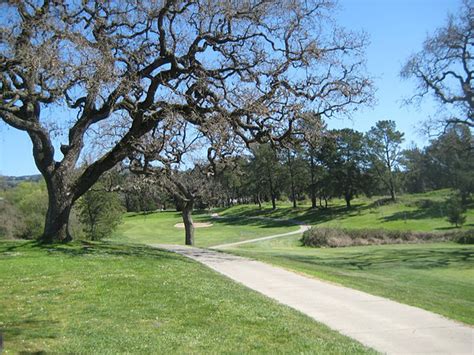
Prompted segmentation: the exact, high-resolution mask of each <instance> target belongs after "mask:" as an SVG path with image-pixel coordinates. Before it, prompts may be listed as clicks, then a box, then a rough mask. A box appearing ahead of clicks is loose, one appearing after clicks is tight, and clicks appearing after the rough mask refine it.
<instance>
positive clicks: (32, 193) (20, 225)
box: [0, 181, 48, 239]
mask: <svg viewBox="0 0 474 355" xmlns="http://www.w3.org/2000/svg"><path fill="white" fill-rule="evenodd" d="M3 198H4V201H3V207H1V208H0V224H2V229H4V231H3V232H0V234H4V235H5V236H6V237H8V238H25V239H36V238H38V237H39V236H41V234H42V233H43V228H44V220H45V216H46V211H47V209H48V193H47V191H46V184H45V183H44V182H43V181H41V182H21V183H20V184H18V185H17V186H15V187H14V188H12V189H9V190H7V191H5V193H4V197H3ZM12 221H13V223H14V225H13V226H11V223H12Z"/></svg>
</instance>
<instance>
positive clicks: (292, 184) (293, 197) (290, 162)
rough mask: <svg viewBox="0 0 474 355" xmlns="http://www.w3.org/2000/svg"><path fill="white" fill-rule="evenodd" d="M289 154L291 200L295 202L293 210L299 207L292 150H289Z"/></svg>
mask: <svg viewBox="0 0 474 355" xmlns="http://www.w3.org/2000/svg"><path fill="white" fill-rule="evenodd" d="M287 152H288V154H287V157H288V169H289V173H290V186H291V199H292V200H293V208H296V207H297V206H296V192H295V178H294V176H293V164H292V161H291V152H290V150H289V149H288V150H287Z"/></svg>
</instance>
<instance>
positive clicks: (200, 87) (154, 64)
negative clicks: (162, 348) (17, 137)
mask: <svg viewBox="0 0 474 355" xmlns="http://www.w3.org/2000/svg"><path fill="white" fill-rule="evenodd" d="M333 5H334V4H333V2H332V1H330V0H311V1H293V0H292V1H290V0H288V1H286V0H284V1H278V2H275V1H256V2H254V1H242V2H234V1H230V0H229V1H201V0H195V1H174V0H167V1H147V2H142V1H125V0H115V1H107V2H103V1H92V0H91V1H83V2H54V1H48V0H44V1H39V0H38V1H29V2H22V1H19V2H8V3H2V4H1V11H2V12H3V13H4V14H6V17H7V18H8V19H9V20H8V21H3V22H2V24H1V25H0V31H1V34H2V46H1V53H0V68H1V81H0V85H1V86H0V117H1V119H2V120H3V121H4V122H6V123H7V124H8V125H10V126H12V127H14V128H17V129H20V130H23V131H26V132H27V133H28V135H29V137H30V139H31V141H32V143H33V155H34V159H35V163H36V165H37V167H38V169H39V171H40V172H41V174H42V175H43V176H44V178H45V181H46V185H47V189H48V196H49V205H48V213H47V217H46V223H45V230H44V233H43V238H42V239H43V241H46V242H49V241H55V240H58V241H67V240H70V238H71V237H70V235H69V233H68V228H67V223H68V217H69V214H70V211H71V207H72V205H73V203H74V202H75V201H76V200H77V199H78V198H79V197H80V196H82V195H83V194H84V193H85V192H86V191H87V190H88V189H89V188H90V187H91V186H92V185H93V184H94V183H95V182H96V181H97V180H98V179H99V177H100V176H101V175H102V174H103V173H104V172H106V171H107V170H109V169H111V168H112V167H113V166H115V165H116V164H117V163H118V162H120V161H122V160H123V159H125V158H126V157H127V156H128V155H129V153H130V151H131V150H133V148H134V145H135V144H136V142H138V141H140V140H141V139H142V137H143V136H145V135H146V134H147V133H148V132H150V131H153V130H154V131H155V132H159V130H160V125H168V124H169V122H170V120H171V121H172V120H173V119H175V118H177V117H179V119H180V120H184V121H186V122H189V123H190V124H192V125H194V126H195V127H197V129H198V130H200V131H201V132H202V133H203V134H204V135H207V136H210V135H211V133H210V132H213V133H212V134H213V135H214V136H216V135H229V136H232V137H236V138H238V139H239V140H241V141H242V142H244V143H246V144H249V143H250V142H253V141H264V140H277V141H278V140H281V139H284V138H285V137H287V136H288V135H289V134H290V132H291V129H292V126H293V123H294V121H295V120H296V119H297V117H299V112H300V111H301V109H302V108H303V107H305V106H307V105H310V106H311V107H313V108H314V109H315V110H316V111H317V112H319V113H320V114H321V115H324V116H325V117H329V116H332V115H334V114H336V113H341V112H344V111H346V110H349V109H350V108H351V107H352V106H353V105H356V104H361V103H366V102H368V101H370V99H371V90H370V87H371V82H370V80H369V79H368V78H367V76H366V75H365V74H364V71H363V65H364V59H363V50H364V47H365V44H366V40H365V37H364V36H363V35H360V34H357V33H352V32H346V31H343V30H342V29H340V28H338V27H336V26H335V25H334V22H333V21H331V20H330V15H331V11H332V8H333ZM55 137H59V140H60V142H61V145H60V152H57V151H56V149H55V146H57V145H56V142H57V139H56V138H55ZM164 138H166V137H163V139H164ZM91 142H96V143H99V144H97V145H96V146H98V147H99V148H100V149H98V151H97V152H95V156H96V158H95V159H92V160H91V161H89V164H88V165H87V166H85V167H84V168H83V169H81V170H78V162H79V161H80V158H81V156H83V155H84V151H85V150H87V149H88V148H90V147H91Z"/></svg>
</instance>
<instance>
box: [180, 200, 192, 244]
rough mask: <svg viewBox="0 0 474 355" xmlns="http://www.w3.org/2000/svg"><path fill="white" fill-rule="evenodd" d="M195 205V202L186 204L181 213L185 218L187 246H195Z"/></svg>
mask: <svg viewBox="0 0 474 355" xmlns="http://www.w3.org/2000/svg"><path fill="white" fill-rule="evenodd" d="M193 205H194V201H187V202H185V203H184V205H183V210H182V213H181V214H182V216H183V223H184V230H185V244H186V245H194V225H193V218H192V213H193Z"/></svg>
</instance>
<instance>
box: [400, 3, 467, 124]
mask: <svg viewBox="0 0 474 355" xmlns="http://www.w3.org/2000/svg"><path fill="white" fill-rule="evenodd" d="M473 58H474V6H473V2H472V1H471V0H464V1H463V5H462V6H461V8H460V11H459V13H458V14H457V15H456V16H449V17H448V21H447V23H446V25H445V26H444V27H441V28H439V29H438V30H436V32H435V33H434V34H433V35H431V36H429V37H428V38H427V39H426V40H425V42H424V44H423V49H422V50H421V51H420V52H418V53H416V54H414V55H412V56H411V57H410V58H409V59H408V61H407V63H406V64H405V66H404V67H403V69H402V71H401V75H402V77H403V78H415V79H416V80H417V82H418V86H417V90H416V94H415V95H414V96H413V97H412V98H411V99H410V100H409V102H413V101H419V99H421V98H423V97H424V96H426V95H428V94H432V95H433V96H434V97H435V99H437V100H438V101H439V102H440V103H441V104H442V106H443V107H444V108H448V107H449V108H451V109H452V112H451V113H450V115H451V117H449V118H447V119H446V120H444V122H443V123H444V125H449V124H453V123H461V124H465V125H468V126H469V127H471V128H472V127H474V88H473V79H474V62H473Z"/></svg>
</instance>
